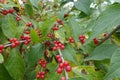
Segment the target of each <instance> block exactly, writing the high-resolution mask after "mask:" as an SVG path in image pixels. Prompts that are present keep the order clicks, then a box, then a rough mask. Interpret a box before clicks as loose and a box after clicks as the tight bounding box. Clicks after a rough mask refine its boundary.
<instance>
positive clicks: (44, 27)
mask: <svg viewBox="0 0 120 80" xmlns="http://www.w3.org/2000/svg"><path fill="white" fill-rule="evenodd" d="M55 21H56V18H55V17H54V18H52V19H50V20H46V21H45V22H43V23H42V27H41V28H40V29H41V33H42V36H46V35H47V34H48V33H49V32H50V30H51V28H52V27H53V25H54V23H55Z"/></svg>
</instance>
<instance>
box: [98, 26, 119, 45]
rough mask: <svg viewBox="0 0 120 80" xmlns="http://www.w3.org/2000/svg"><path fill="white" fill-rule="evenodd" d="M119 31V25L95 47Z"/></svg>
mask: <svg viewBox="0 0 120 80" xmlns="http://www.w3.org/2000/svg"><path fill="white" fill-rule="evenodd" d="M119 29H120V25H118V26H117V27H116V28H115V29H114V30H113V31H112V32H111V33H109V34H108V35H107V36H106V37H105V38H104V39H103V40H101V42H99V44H98V45H97V46H99V45H101V44H102V43H104V42H105V41H106V40H107V39H109V38H110V37H111V36H112V35H113V34H114V33H115V32H116V31H117V30H119Z"/></svg>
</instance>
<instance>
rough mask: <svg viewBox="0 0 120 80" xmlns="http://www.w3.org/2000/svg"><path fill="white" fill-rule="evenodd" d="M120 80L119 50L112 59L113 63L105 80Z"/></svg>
mask: <svg viewBox="0 0 120 80" xmlns="http://www.w3.org/2000/svg"><path fill="white" fill-rule="evenodd" d="M114 78H120V48H119V49H117V50H116V51H115V52H114V54H113V55H112V57H111V63H110V67H109V70H108V73H107V74H106V76H105V80H112V79H114Z"/></svg>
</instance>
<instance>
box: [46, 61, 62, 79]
mask: <svg viewBox="0 0 120 80" xmlns="http://www.w3.org/2000/svg"><path fill="white" fill-rule="evenodd" d="M47 68H48V70H49V75H48V76H47V77H46V79H45V80H58V79H60V75H58V74H57V73H56V72H55V71H56V69H57V64H53V63H49V64H47ZM51 76H54V77H51Z"/></svg>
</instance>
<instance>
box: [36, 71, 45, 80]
mask: <svg viewBox="0 0 120 80" xmlns="http://www.w3.org/2000/svg"><path fill="white" fill-rule="evenodd" d="M45 74H46V72H45V71H40V72H38V73H37V75H36V78H37V79H42V80H44V79H45Z"/></svg>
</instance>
